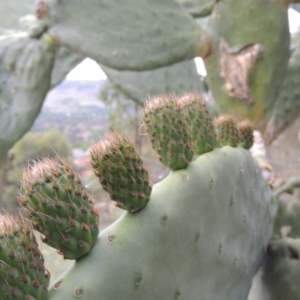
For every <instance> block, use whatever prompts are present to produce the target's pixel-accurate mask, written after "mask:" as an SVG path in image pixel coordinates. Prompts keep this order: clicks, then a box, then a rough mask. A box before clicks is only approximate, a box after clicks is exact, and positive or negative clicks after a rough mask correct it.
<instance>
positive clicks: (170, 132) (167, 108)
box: [144, 95, 193, 170]
mask: <svg viewBox="0 0 300 300" xmlns="http://www.w3.org/2000/svg"><path fill="white" fill-rule="evenodd" d="M144 123H145V125H146V130H147V132H148V134H149V137H150V140H151V143H152V146H153V148H154V149H155V150H156V152H157V153H158V155H159V160H160V161H161V162H162V163H163V164H164V165H165V166H167V167H169V168H170V169H172V170H178V169H184V168H186V167H187V166H188V165H189V163H190V162H191V161H192V158H193V151H192V137H191V135H190V133H189V130H188V125H187V123H186V120H185V118H184V116H183V114H182V111H181V108H180V106H179V104H178V102H177V101H176V98H175V97H173V98H172V97H169V96H167V95H161V96H158V97H156V98H153V99H152V100H150V101H148V102H147V103H146V104H145V108H144Z"/></svg>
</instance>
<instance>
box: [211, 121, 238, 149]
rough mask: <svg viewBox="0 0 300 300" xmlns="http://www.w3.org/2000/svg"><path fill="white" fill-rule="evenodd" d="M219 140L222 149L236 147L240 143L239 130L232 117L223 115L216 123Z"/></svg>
mask: <svg viewBox="0 0 300 300" xmlns="http://www.w3.org/2000/svg"><path fill="white" fill-rule="evenodd" d="M214 125H215V129H216V133H217V139H218V143H219V146H220V147H223V146H226V145H228V146H231V147H236V146H237V145H238V143H239V130H238V128H237V125H236V123H235V121H234V119H233V117H232V116H230V115H223V116H220V117H218V118H217V119H216V120H215V121H214Z"/></svg>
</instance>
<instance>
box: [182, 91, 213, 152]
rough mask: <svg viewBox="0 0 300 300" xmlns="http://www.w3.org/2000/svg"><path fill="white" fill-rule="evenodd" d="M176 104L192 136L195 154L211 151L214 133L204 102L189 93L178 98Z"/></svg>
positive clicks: (197, 96) (198, 96)
mask: <svg viewBox="0 0 300 300" xmlns="http://www.w3.org/2000/svg"><path fill="white" fill-rule="evenodd" d="M178 104H179V106H180V107H181V110H182V113H183V115H184V116H185V119H186V122H187V124H188V126H189V130H190V132H191V134H192V140H193V148H194V151H195V153H196V154H198V155H201V154H204V153H206V152H209V151H211V150H213V149H214V147H215V146H216V133H215V129H214V126H213V120H212V116H211V114H210V112H209V109H208V107H207V104H206V102H205V100H204V99H202V98H201V97H200V95H197V94H192V93H190V94H186V95H184V96H183V97H181V98H179V99H178Z"/></svg>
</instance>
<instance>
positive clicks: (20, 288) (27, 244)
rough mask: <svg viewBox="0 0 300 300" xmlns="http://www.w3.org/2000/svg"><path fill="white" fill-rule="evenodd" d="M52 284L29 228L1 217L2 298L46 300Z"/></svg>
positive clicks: (0, 277)
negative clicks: (49, 285)
mask: <svg viewBox="0 0 300 300" xmlns="http://www.w3.org/2000/svg"><path fill="white" fill-rule="evenodd" d="M49 280H50V273H49V272H48V271H47V270H46V269H45V266H44V258H43V256H42V254H41V252H40V251H39V249H38V244H37V242H36V239H35V236H34V234H33V231H32V230H31V228H30V227H29V225H27V224H25V222H24V220H22V219H19V220H17V221H16V220H14V219H13V217H11V216H8V215H0V298H1V299H16V300H24V299H26V300H27V299H28V300H31V299H39V300H46V299H47V294H48V284H49Z"/></svg>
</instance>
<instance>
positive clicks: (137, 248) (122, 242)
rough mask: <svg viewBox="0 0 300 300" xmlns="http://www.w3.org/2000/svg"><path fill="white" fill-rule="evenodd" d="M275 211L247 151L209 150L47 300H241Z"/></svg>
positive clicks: (125, 221) (107, 237)
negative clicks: (79, 298)
mask: <svg viewBox="0 0 300 300" xmlns="http://www.w3.org/2000/svg"><path fill="white" fill-rule="evenodd" d="M228 170H230V176H228ZM275 209H276V206H275V205H274V204H273V202H272V195H271V192H270V189H269V187H268V186H267V184H266V182H265V181H264V180H263V178H262V176H261V173H260V170H259V166H258V165H257V163H256V162H255V161H254V160H253V158H252V157H251V155H250V153H249V152H248V151H247V150H245V149H242V148H231V147H224V148H222V149H214V150H213V151H211V152H209V153H206V154H205V155H202V156H200V157H199V158H198V159H197V160H196V161H194V162H192V163H191V164H190V165H189V167H188V168H187V169H184V170H177V171H173V172H171V174H170V175H169V176H168V177H167V178H165V179H164V180H163V181H161V182H159V183H157V184H155V185H154V186H153V190H152V193H151V201H150V202H149V203H148V205H147V206H146V207H145V208H144V209H143V210H141V211H140V212H139V213H137V214H131V213H129V212H125V213H124V214H123V215H122V216H121V218H120V219H118V220H117V221H116V222H115V223H114V224H112V225H111V226H109V227H108V228H106V229H105V230H103V231H102V232H101V233H100V235H99V241H98V243H96V245H95V246H94V248H93V249H92V251H91V252H90V253H89V255H86V256H84V257H83V258H82V259H80V260H77V261H75V262H73V265H72V266H71V268H70V269H69V271H68V272H67V273H65V274H64V275H63V276H62V277H60V278H58V279H57V280H56V281H55V282H54V285H53V288H52V289H51V290H50V292H49V294H50V296H49V298H50V299H51V300H58V299H59V300H61V299H77V298H76V297H78V296H81V297H82V299H89V300H98V299H105V300H110V299H124V300H141V299H143V300H153V299H172V300H173V299H178V300H180V299H214V300H224V299H239V300H244V299H246V298H247V295H248V292H249V289H250V287H251V282H252V278H253V276H254V274H255V273H256V271H257V270H258V268H259V266H260V264H261V263H262V260H263V257H264V253H265V250H266V247H267V244H268V241H269V239H270V237H271V235H272V228H273V219H274V213H275ZM207 274H213V276H208V275H207ZM229 274H230V276H229ZM216 286H217V287H218V288H216Z"/></svg>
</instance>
